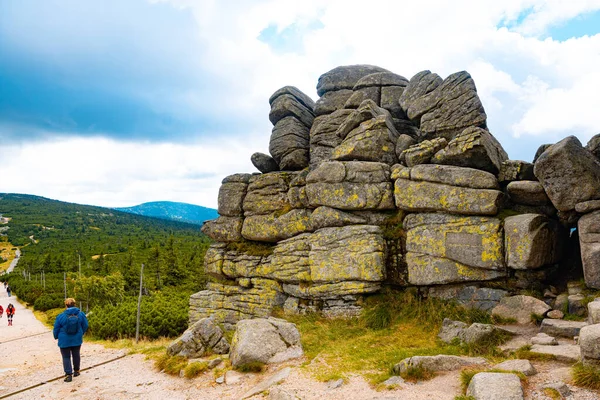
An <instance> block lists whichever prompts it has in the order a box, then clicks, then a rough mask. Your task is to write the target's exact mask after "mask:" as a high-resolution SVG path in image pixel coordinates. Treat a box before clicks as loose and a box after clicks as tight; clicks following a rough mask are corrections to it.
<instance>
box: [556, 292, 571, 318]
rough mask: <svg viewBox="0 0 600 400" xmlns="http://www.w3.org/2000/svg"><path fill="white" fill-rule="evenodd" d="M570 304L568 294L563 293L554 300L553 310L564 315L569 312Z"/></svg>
mask: <svg viewBox="0 0 600 400" xmlns="http://www.w3.org/2000/svg"><path fill="white" fill-rule="evenodd" d="M568 304H569V295H568V294H567V293H561V294H559V295H558V296H556V300H554V306H553V308H554V309H555V310H559V311H562V312H563V313H564V312H566V311H568Z"/></svg>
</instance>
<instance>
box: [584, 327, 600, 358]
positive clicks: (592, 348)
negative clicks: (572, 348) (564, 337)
mask: <svg viewBox="0 0 600 400" xmlns="http://www.w3.org/2000/svg"><path fill="white" fill-rule="evenodd" d="M579 345H580V346H581V361H582V362H583V363H584V364H586V365H592V366H595V367H599V366H600V324H595V325H588V326H584V327H583V328H581V331H580V332H579Z"/></svg>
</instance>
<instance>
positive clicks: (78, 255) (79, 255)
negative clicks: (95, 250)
mask: <svg viewBox="0 0 600 400" xmlns="http://www.w3.org/2000/svg"><path fill="white" fill-rule="evenodd" d="M77 257H79V277H80V278H81V254H79V253H77Z"/></svg>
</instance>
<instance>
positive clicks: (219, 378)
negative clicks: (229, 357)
mask: <svg viewBox="0 0 600 400" xmlns="http://www.w3.org/2000/svg"><path fill="white" fill-rule="evenodd" d="M215 382H217V383H218V384H219V385H221V384H223V383H225V375H221V376H219V377H218V378H217V379H215Z"/></svg>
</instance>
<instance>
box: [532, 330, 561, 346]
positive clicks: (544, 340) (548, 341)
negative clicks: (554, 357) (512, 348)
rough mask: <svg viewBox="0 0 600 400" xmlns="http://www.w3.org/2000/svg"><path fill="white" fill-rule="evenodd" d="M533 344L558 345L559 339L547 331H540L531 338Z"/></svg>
mask: <svg viewBox="0 0 600 400" xmlns="http://www.w3.org/2000/svg"><path fill="white" fill-rule="evenodd" d="M531 344H541V345H544V346H557V345H558V341H557V340H556V338H555V337H554V336H550V335H548V334H547V333H544V332H540V333H538V334H537V335H535V336H534V337H532V338H531Z"/></svg>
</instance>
